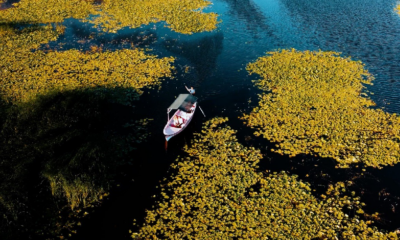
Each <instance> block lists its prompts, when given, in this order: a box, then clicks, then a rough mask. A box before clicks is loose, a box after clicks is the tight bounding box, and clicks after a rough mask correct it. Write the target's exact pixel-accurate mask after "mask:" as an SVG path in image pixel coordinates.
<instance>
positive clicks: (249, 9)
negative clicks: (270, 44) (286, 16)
mask: <svg viewBox="0 0 400 240" xmlns="http://www.w3.org/2000/svg"><path fill="white" fill-rule="evenodd" d="M222 1H223V2H226V3H227V4H228V5H229V8H230V14H231V15H233V16H235V17H237V18H238V19H240V20H242V21H243V22H244V23H245V24H246V26H247V30H249V31H250V32H251V33H252V34H253V35H255V36H260V35H264V34H267V35H268V36H270V37H274V33H273V31H272V30H271V28H270V26H269V25H268V24H267V21H268V19H267V17H266V16H265V15H264V14H263V12H262V11H260V10H259V9H258V7H257V5H256V4H254V2H253V1H252V0H222ZM260 30H261V31H260ZM260 37H261V36H260Z"/></svg>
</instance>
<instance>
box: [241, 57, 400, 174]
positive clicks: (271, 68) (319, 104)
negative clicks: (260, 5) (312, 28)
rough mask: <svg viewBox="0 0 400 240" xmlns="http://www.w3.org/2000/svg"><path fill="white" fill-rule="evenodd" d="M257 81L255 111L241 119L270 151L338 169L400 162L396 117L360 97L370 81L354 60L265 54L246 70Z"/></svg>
mask: <svg viewBox="0 0 400 240" xmlns="http://www.w3.org/2000/svg"><path fill="white" fill-rule="evenodd" d="M247 70H248V71H249V73H250V74H258V75H259V76H260V77H261V79H259V80H256V81H255V85H256V86H257V87H259V88H260V89H262V90H264V91H265V93H263V94H261V95H260V102H259V107H256V108H254V109H253V111H252V112H251V113H250V114H246V115H244V116H243V118H242V119H244V120H245V122H246V124H247V125H248V126H250V127H252V128H255V129H256V132H255V135H256V136H259V135H262V136H263V137H264V138H266V139H268V140H270V141H271V142H274V143H276V148H275V149H274V150H275V151H276V152H278V153H280V154H287V155H290V156H296V155H297V154H300V153H305V154H311V155H316V156H320V157H328V158H333V159H335V160H336V161H337V162H338V166H339V167H348V166H349V164H353V163H359V162H362V163H364V164H365V165H367V166H373V167H381V166H385V165H393V164H395V163H397V162H399V161H400V141H399V135H400V118H399V116H398V115H396V114H389V113H386V112H384V111H382V110H381V109H372V108H370V107H371V106H374V105H375V104H374V102H373V101H372V100H370V99H369V98H368V97H367V94H366V93H364V92H362V90H363V89H364V88H365V87H364V85H363V84H371V81H372V80H373V77H372V76H371V74H369V73H368V72H367V70H365V69H364V66H363V64H362V63H361V62H359V61H352V60H351V59H350V58H342V57H340V56H339V54H338V53H335V52H322V51H318V52H311V51H305V52H299V51H296V50H282V51H280V52H270V53H268V55H267V56H265V57H260V58H259V59H258V60H257V61H256V62H254V63H250V64H248V66H247Z"/></svg>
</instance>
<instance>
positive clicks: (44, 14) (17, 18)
mask: <svg viewBox="0 0 400 240" xmlns="http://www.w3.org/2000/svg"><path fill="white" fill-rule="evenodd" d="M94 2H95V0H85V1H82V0H34V1H30V0H21V1H19V2H18V3H14V4H13V6H14V7H12V8H9V9H6V10H2V11H1V14H0V23H29V24H32V23H33V24H34V23H61V22H63V21H64V20H65V19H66V18H77V19H82V18H87V17H88V16H89V15H90V14H94V13H95V12H96V6H95V5H94Z"/></svg>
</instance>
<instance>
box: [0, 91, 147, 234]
mask: <svg viewBox="0 0 400 240" xmlns="http://www.w3.org/2000/svg"><path fill="white" fill-rule="evenodd" d="M112 95H113V93H111V92H105V93H102V94H99V92H98V91H94V90H90V89H87V90H85V91H82V90H75V91H63V92H58V93H51V94H48V95H45V96H39V97H37V98H35V100H34V101H31V102H27V103H20V104H18V105H13V106H11V107H9V108H8V109H7V111H5V112H4V115H1V116H0V123H1V131H0V141H1V142H0V143H1V146H2V147H1V148H0V155H1V156H2V159H1V161H0V180H1V182H2V184H1V185H0V213H1V217H0V236H2V234H3V233H4V234H5V233H6V232H11V233H10V234H12V235H11V236H12V237H10V238H8V239H26V238H27V237H22V236H25V235H24V234H27V235H29V236H41V235H42V234H45V235H46V234H51V232H54V233H53V235H52V237H55V236H57V235H56V234H58V231H61V230H65V229H63V228H64V226H65V224H64V223H65V221H70V220H69V219H68V218H63V219H61V218H59V211H60V209H63V214H64V215H67V216H68V215H71V214H75V213H76V212H77V211H81V210H82V209H83V208H85V207H88V206H91V205H98V203H99V202H100V200H101V199H102V198H103V197H104V195H105V194H106V193H107V192H108V191H109V189H110V186H111V185H112V184H113V181H114V179H115V178H116V175H117V174H118V173H119V171H118V168H121V166H127V165H128V164H132V162H134V160H135V159H132V158H130V157H129V154H130V153H132V151H134V150H135V148H137V146H138V144H140V143H142V142H144V141H145V140H146V138H147V135H148V134H147V133H148V129H147V126H148V122H149V120H148V119H137V120H134V119H131V118H132V116H129V118H128V119H126V118H127V117H125V118H123V117H121V116H120V115H118V114H117V115H116V114H115V112H111V111H112V108H113V107H115V106H114V104H111V103H110V102H109V99H110V98H111V97H112ZM111 115H112V116H111ZM121 118H122V121H123V122H129V121H130V123H129V124H125V125H123V126H122V125H121V124H118V123H119V122H120V121H121ZM64 217H65V216H64ZM76 223H77V222H76ZM72 224H73V221H70V223H69V224H68V225H72ZM21 225H23V226H24V227H20V226H21ZM43 226H46V227H43ZM36 231H38V233H36ZM17 236H19V237H17ZM2 239H3V238H2ZM4 239H7V238H4Z"/></svg>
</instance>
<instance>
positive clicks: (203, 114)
mask: <svg viewBox="0 0 400 240" xmlns="http://www.w3.org/2000/svg"><path fill="white" fill-rule="evenodd" d="M185 88H186V90H187V91H188V92H189V93H190V94H192V93H191V92H190V90H189V88H188V87H187V86H186V84H185ZM199 108H200V111H201V113H202V114H203V116H204V117H206V115H205V114H204V112H203V109H201V107H200V105H199Z"/></svg>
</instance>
